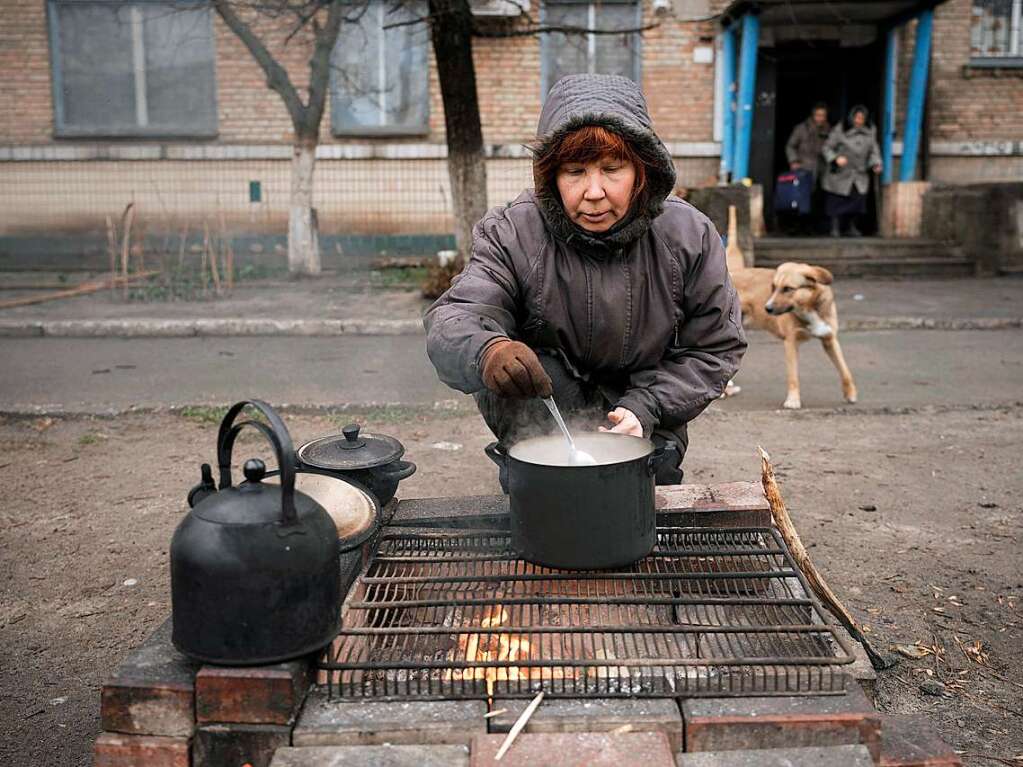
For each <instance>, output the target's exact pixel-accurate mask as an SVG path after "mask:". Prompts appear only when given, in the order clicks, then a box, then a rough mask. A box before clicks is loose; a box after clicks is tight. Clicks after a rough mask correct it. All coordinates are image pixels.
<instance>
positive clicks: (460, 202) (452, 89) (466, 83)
mask: <svg viewBox="0 0 1023 767" xmlns="http://www.w3.org/2000/svg"><path fill="white" fill-rule="evenodd" d="M430 17H431V19H432V20H433V21H432V29H431V36H432V39H433V52H434V55H435V57H436V59H437V76H438V79H439V80H440V92H441V98H442V100H443V102H444V124H445V128H446V133H447V145H448V177H449V178H450V181H451V201H452V205H453V207H454V214H455V246H456V247H457V248H458V252H459V255H460V256H462V258H466V259H467V258H468V257H469V254H470V252H471V250H472V228H473V226H475V224H476V222H477V221H479V220H480V219H481V218H483V214H484V213H486V212H487V166H486V159H485V155H484V153H483V130H482V129H481V127H480V107H479V100H478V98H477V93H476V68H475V66H474V64H473V59H472V11H471V10H470V8H469V0H430Z"/></svg>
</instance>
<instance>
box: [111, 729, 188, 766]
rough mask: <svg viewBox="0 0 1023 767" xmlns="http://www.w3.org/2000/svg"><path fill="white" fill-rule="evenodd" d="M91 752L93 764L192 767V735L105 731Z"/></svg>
mask: <svg viewBox="0 0 1023 767" xmlns="http://www.w3.org/2000/svg"><path fill="white" fill-rule="evenodd" d="M92 755H93V762H92V763H93V765H94V767H142V765H145V767H189V739H188V738H166V737H161V736H157V735H124V734H121V733H115V732H103V733H100V735H99V737H98V738H96V743H95V744H94V745H93V748H92Z"/></svg>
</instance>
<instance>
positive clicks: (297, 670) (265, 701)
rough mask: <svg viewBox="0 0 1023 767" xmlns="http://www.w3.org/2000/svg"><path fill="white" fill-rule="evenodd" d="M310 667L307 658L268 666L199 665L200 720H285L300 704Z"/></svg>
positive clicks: (197, 711) (197, 704) (197, 709)
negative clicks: (200, 666) (200, 667)
mask: <svg viewBox="0 0 1023 767" xmlns="http://www.w3.org/2000/svg"><path fill="white" fill-rule="evenodd" d="M311 676H312V671H311V668H310V664H309V662H308V661H305V660H299V661H290V662H288V663H277V664H274V665H272V666H249V667H226V666H203V667H202V669H200V670H199V673H198V674H196V677H195V714H196V720H197V721H198V722H199V723H200V724H208V723H213V722H221V723H222V722H244V723H248V724H289V723H291V722H292V721H294V718H295V715H296V714H297V713H298V709H299V708H300V707H301V705H302V701H303V699H304V698H305V694H306V691H307V690H308V689H309V682H310V679H311Z"/></svg>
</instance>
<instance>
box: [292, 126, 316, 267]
mask: <svg viewBox="0 0 1023 767" xmlns="http://www.w3.org/2000/svg"><path fill="white" fill-rule="evenodd" d="M315 167H316V142H315V140H314V141H302V140H299V141H297V142H296V143H295V153H294V155H293V157H292V159H291V210H290V211H289V214H288V271H289V272H291V273H292V274H307V275H314V274H319V273H320V235H319V230H318V226H317V222H316V209H315V208H313V170H314V169H315Z"/></svg>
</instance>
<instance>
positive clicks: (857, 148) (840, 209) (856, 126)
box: [821, 105, 881, 237]
mask: <svg viewBox="0 0 1023 767" xmlns="http://www.w3.org/2000/svg"><path fill="white" fill-rule="evenodd" d="M824 159H825V160H826V161H827V162H828V169H827V172H826V173H825V174H824V179H823V180H822V182H821V186H822V188H823V189H824V193H825V201H824V211H825V213H826V214H827V215H828V217H829V218H830V219H831V236H832V237H841V236H842V229H843V226H842V225H843V223H844V222H846V221H847V222H848V228H847V229H846V232H847V234H848V235H849V236H850V237H862V236H863V235H862V233H861V232H860V230H859V229H858V228H857V226H856V220H857V218H859V217H860V216H862V215H863V214H864V213H866V212H867V193H868V192H869V191H870V173H871V172H873V173H874V174H875V175H876V174H879V173H880V172H881V149H880V148H879V147H878V145H877V130H876V129H875V128H874V126H873V125H872V124H871V123H870V113H869V112H868V111H867V108H866V107H865V106H862V105H858V106H854V107H853V108H852V109H851V110H849V116H848V117H847V118H846V120H845V122H844V123H842V124H839V125H836V126H835V128H834V130H832V131H831V135H830V136H828V140H827V142H826V143H825V144H824Z"/></svg>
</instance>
